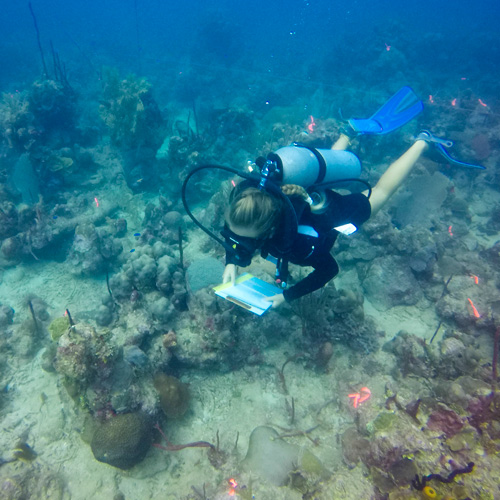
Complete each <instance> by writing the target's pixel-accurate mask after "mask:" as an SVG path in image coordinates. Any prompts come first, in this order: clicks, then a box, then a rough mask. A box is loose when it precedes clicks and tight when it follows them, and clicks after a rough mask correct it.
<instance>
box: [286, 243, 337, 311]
mask: <svg viewBox="0 0 500 500" xmlns="http://www.w3.org/2000/svg"><path fill="white" fill-rule="evenodd" d="M315 253H316V252H315ZM307 265H308V266H312V267H313V268H314V271H313V272H311V273H309V274H308V275H307V276H306V277H305V278H304V279H303V280H301V281H299V282H298V283H297V284H296V285H294V286H292V287H290V288H288V289H287V290H284V291H283V297H285V300H286V301H287V302H291V301H292V300H296V299H298V298H300V297H302V296H304V295H307V294H308V293H311V292H314V291H315V290H318V289H319V288H321V287H323V286H324V285H326V284H327V283H328V282H329V281H330V280H331V279H332V278H334V277H335V276H337V274H338V272H339V266H338V264H337V261H336V260H335V259H334V258H333V257H332V256H331V255H330V251H329V250H328V251H326V250H325V251H323V252H318V253H317V255H314V254H313V255H312V256H311V257H310V258H309V259H308V261H307Z"/></svg>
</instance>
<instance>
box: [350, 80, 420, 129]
mask: <svg viewBox="0 0 500 500" xmlns="http://www.w3.org/2000/svg"><path fill="white" fill-rule="evenodd" d="M423 109H424V105H423V103H422V101H421V100H420V99H419V98H418V97H417V95H416V94H415V92H413V90H412V89H411V88H410V87H403V88H402V89H400V90H398V91H397V92H396V93H395V94H394V95H393V96H392V97H391V98H390V99H389V100H388V101H387V102H386V103H385V104H384V105H383V106H382V107H381V108H380V109H379V110H378V111H377V112H376V113H375V114H374V115H373V116H372V117H371V118H366V119H358V118H351V119H349V120H347V123H348V124H349V127H350V128H351V129H352V130H353V132H354V133H353V134H352V135H360V134H371V135H373V134H388V133H389V132H392V131H393V130H396V129H398V128H399V127H402V126H403V125H405V124H406V123H408V122H409V121H410V120H412V119H413V118H415V116H417V115H418V114H419V113H421V112H422V110H423ZM349 132H350V131H349ZM348 135H351V134H349V133H348Z"/></svg>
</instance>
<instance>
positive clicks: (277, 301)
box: [264, 293, 285, 309]
mask: <svg viewBox="0 0 500 500" xmlns="http://www.w3.org/2000/svg"><path fill="white" fill-rule="evenodd" d="M264 300H266V301H267V302H272V303H273V305H272V306H271V307H272V308H273V309H275V308H276V307H279V306H280V305H281V304H283V302H285V297H283V294H282V293H278V294H276V295H273V296H272V297H266V298H265V299H264Z"/></svg>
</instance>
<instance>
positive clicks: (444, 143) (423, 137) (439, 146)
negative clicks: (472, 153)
mask: <svg viewBox="0 0 500 500" xmlns="http://www.w3.org/2000/svg"><path fill="white" fill-rule="evenodd" d="M415 140H417V141H418V140H420V141H425V142H427V143H428V144H430V145H432V146H434V147H435V148H436V151H437V152H438V153H439V154H440V155H441V156H442V157H443V158H444V159H445V160H446V162H448V163H449V164H450V165H454V166H455V167H466V168H477V169H480V170H486V167H483V166H482V165H474V164H472V163H467V162H464V161H460V160H457V159H455V158H453V157H452V156H450V153H448V150H447V149H446V148H451V147H452V146H453V141H450V140H448V139H441V138H439V137H436V136H435V135H434V134H432V133H431V132H429V131H428V130H422V132H420V134H418V135H417V137H415Z"/></svg>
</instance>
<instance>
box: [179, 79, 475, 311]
mask: <svg viewBox="0 0 500 500" xmlns="http://www.w3.org/2000/svg"><path fill="white" fill-rule="evenodd" d="M422 110H423V104H422V102H421V101H420V100H419V99H418V98H417V96H416V95H415V93H414V92H413V90H412V89H411V88H410V87H403V88H402V89H400V90H399V91H398V92H397V93H396V94H395V95H394V96H392V97H391V98H390V99H389V100H388V101H387V102H386V103H385V104H384V105H383V106H382V107H381V108H380V109H379V110H378V111H377V112H376V113H375V114H374V115H373V116H372V117H371V118H368V119H355V118H353V119H350V120H347V123H346V125H345V127H344V128H343V129H341V135H340V137H339V139H338V140H337V141H336V142H335V144H334V145H333V146H332V148H331V149H330V150H327V149H315V148H312V147H309V146H306V145H303V144H299V143H294V144H292V145H290V146H285V147H282V148H280V149H279V150H277V151H276V152H274V153H270V154H269V155H268V156H267V158H258V159H257V160H256V162H255V163H256V165H257V166H258V167H259V169H260V173H259V174H258V175H249V174H243V173H241V172H239V171H236V170H234V169H231V168H229V167H222V166H213V165H206V166H201V167H198V168H196V169H194V170H193V171H192V172H191V173H190V174H189V175H188V177H187V178H186V180H185V182H184V186H183V202H184V206H185V208H186V211H187V213H188V215H190V217H191V218H192V219H193V221H194V222H195V223H196V224H197V225H198V226H199V227H200V228H201V229H203V230H204V231H205V232H206V233H207V234H209V235H210V236H211V237H213V238H214V239H216V240H217V241H218V242H219V243H221V244H222V245H223V246H224V247H225V249H226V266H225V270H224V273H223V282H224V283H227V282H229V281H231V282H233V283H234V281H235V279H236V273H237V267H246V266H248V265H249V264H250V263H251V261H252V257H253V255H254V254H255V253H256V252H257V250H259V251H260V254H261V255H262V257H264V258H267V259H268V260H271V261H272V262H273V263H275V264H276V284H277V285H278V286H279V287H280V288H281V291H280V290H279V289H278V288H277V293H276V295H274V296H271V297H269V298H268V299H267V300H269V301H271V302H272V307H277V306H279V305H281V304H282V303H284V302H285V301H286V302H291V301H293V300H296V299H298V298H300V297H302V296H304V295H306V294H309V293H311V292H313V291H315V290H318V289H319V288H321V287H323V286H324V285H325V284H326V283H328V282H329V281H330V280H331V279H332V278H334V277H335V276H336V275H337V274H338V272H339V266H338V264H337V262H336V261H335V259H334V258H333V257H332V255H331V253H330V250H331V249H332V247H333V244H334V243H335V241H336V239H337V237H338V235H339V234H341V233H342V234H346V235H349V234H352V233H354V232H355V231H356V230H357V229H359V227H360V226H361V225H362V224H363V223H364V222H366V221H367V220H368V219H369V218H370V217H371V216H372V215H375V214H376V213H377V212H378V211H379V210H380V209H381V208H382V207H383V205H384V204H385V203H386V202H387V200H389V198H390V197H391V196H392V195H393V194H394V193H395V191H396V190H397V189H398V187H399V186H400V185H401V184H402V183H403V182H404V180H405V179H406V178H407V177H408V175H409V174H410V172H411V170H412V169H413V167H414V166H415V164H416V163H417V161H418V159H419V158H420V156H421V155H422V154H423V153H424V152H426V151H428V150H434V151H436V152H438V153H439V154H440V155H441V156H443V157H444V158H445V160H446V161H447V162H448V163H450V164H453V165H458V166H464V167H469V168H479V169H483V168H484V167H481V166H477V165H472V164H469V163H464V162H461V161H459V160H456V159H455V158H452V157H451V156H450V154H449V153H448V151H447V148H450V147H451V146H452V145H453V142H452V141H449V140H445V139H440V138H438V137H435V136H434V135H433V134H432V133H431V132H429V131H422V132H421V133H420V134H419V135H418V136H417V137H416V138H415V141H414V143H413V144H412V146H411V147H410V148H409V149H408V150H407V151H406V152H405V153H404V154H403V155H402V156H401V157H400V158H398V159H397V160H396V161H394V162H393V163H392V164H391V165H390V166H389V168H388V169H387V170H386V171H385V173H384V174H383V175H382V177H381V178H380V180H379V181H378V182H377V184H376V185H375V186H374V187H373V188H371V187H370V185H369V184H368V183H367V182H365V181H362V180H360V179H359V175H360V173H361V163H360V161H359V159H358V157H357V156H356V155H354V154H353V153H351V152H349V151H346V149H347V148H348V147H349V145H350V144H351V140H352V139H353V138H355V137H358V136H360V135H364V134H387V133H389V132H392V131H393V130H395V129H397V128H399V127H401V126H403V125H404V124H406V123H407V122H408V121H410V120H411V119H413V118H414V117H415V116H417V115H418V114H419V113H420V112H421V111H422ZM203 168H219V169H222V170H226V171H228V172H232V173H236V174H237V175H239V176H240V177H243V178H244V180H243V181H242V182H240V183H239V184H238V185H237V186H236V187H235V188H234V189H233V191H232V193H231V196H230V200H229V207H228V209H227V210H226V213H225V220H226V223H225V226H224V229H223V231H222V232H221V235H222V236H223V238H224V240H221V239H220V238H218V237H217V236H215V235H214V234H213V233H212V232H211V231H209V230H208V229H207V228H205V227H204V226H202V225H201V224H200V223H199V222H198V221H197V220H196V218H195V217H194V216H193V214H192V213H191V211H190V210H189V208H188V206H187V203H186V199H185V188H186V184H187V182H188V180H189V178H190V177H191V175H193V174H194V173H195V172H197V171H198V170H201V169H203ZM352 182H360V183H362V184H364V185H366V187H367V189H366V190H364V191H363V192H361V193H351V194H347V195H343V194H340V193H337V192H335V191H333V190H332V189H331V188H332V187H333V186H336V187H339V186H340V187H345V186H346V184H347V183H352ZM288 263H292V264H296V265H299V266H310V267H312V268H313V271H312V272H311V273H309V274H308V275H307V276H306V277H305V278H303V279H302V280H300V281H298V282H297V283H295V284H294V285H292V286H290V287H288Z"/></svg>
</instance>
